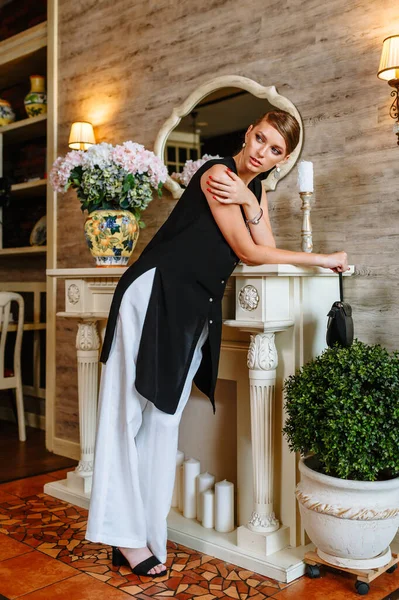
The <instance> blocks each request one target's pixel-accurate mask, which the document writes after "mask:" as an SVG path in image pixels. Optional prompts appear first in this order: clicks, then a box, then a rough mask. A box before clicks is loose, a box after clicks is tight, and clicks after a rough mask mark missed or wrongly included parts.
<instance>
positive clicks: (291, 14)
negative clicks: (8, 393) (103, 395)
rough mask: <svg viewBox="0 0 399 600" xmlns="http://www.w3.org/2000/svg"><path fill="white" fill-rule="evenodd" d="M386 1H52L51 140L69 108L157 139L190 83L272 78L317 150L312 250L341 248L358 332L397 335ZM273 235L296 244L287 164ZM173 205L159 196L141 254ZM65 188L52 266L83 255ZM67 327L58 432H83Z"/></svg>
mask: <svg viewBox="0 0 399 600" xmlns="http://www.w3.org/2000/svg"><path fill="white" fill-rule="evenodd" d="M395 25H396V26H397V2H396V1H395V0H384V1H382V0H376V1H375V2H369V1H368V0H356V1H354V0H349V1H348V0H330V2H328V3H326V2H322V1H320V0H308V1H307V2H303V1H302V0H291V1H290V2H288V3H285V2H281V1H279V2H274V1H272V0H268V1H267V2H265V1H264V0H251V1H250V2H242V1H241V0H203V1H202V2H195V3H194V2H188V1H187V0H186V1H183V2H177V1H176V0H173V1H169V2H165V1H162V0H157V1H154V0H150V1H148V0H146V2H144V1H143V0H136V1H135V2H130V1H129V0H114V1H113V2H111V1H110V0H102V1H101V2H94V1H93V0H91V1H89V0H80V1H78V2H71V1H70V0H59V52H60V56H59V107H58V109H59V153H60V154H61V153H62V154H63V153H65V152H66V151H67V138H68V134H69V127H70V124H71V122H72V121H75V120H79V119H83V120H89V121H92V122H93V124H94V126H95V132H96V135H97V141H108V142H110V143H120V142H122V141H125V140H128V139H131V140H134V141H138V142H140V143H143V144H144V145H145V146H146V147H148V148H150V149H152V148H153V144H154V141H155V138H156V136H157V132H158V130H159V128H160V127H161V125H162V124H163V123H164V121H165V120H166V119H167V118H168V117H169V115H170V114H171V112H172V109H173V107H174V106H176V105H178V104H180V103H181V102H182V100H184V99H185V98H186V97H187V96H188V95H189V94H190V93H191V92H192V91H193V90H194V89H195V88H196V87H198V86H199V85H200V84H202V83H204V82H206V81H207V80H209V79H212V78H214V77H216V76H221V75H229V74H236V75H242V76H245V77H249V78H252V79H254V80H255V81H257V82H259V83H260V84H262V85H275V86H276V88H277V90H278V91H279V92H280V93H281V94H283V95H285V96H287V97H288V98H289V99H290V100H291V101H292V102H294V104H295V105H296V106H297V108H298V110H299V112H300V113H301V115H302V118H303V121H304V126H305V143H304V148H303V153H302V158H303V159H306V160H311V161H313V162H314V170H315V190H316V194H315V201H316V203H315V206H314V208H313V212H312V224H313V231H314V250H315V251H316V252H331V251H334V250H337V249H342V248H345V249H346V250H347V252H348V253H349V257H350V262H351V263H352V264H355V265H356V275H355V276H354V277H352V278H351V279H350V280H349V281H348V280H347V286H346V287H347V299H348V301H350V302H351V303H352V305H353V308H354V315H355V322H356V335H357V336H358V337H359V338H360V339H363V340H365V341H369V342H381V343H383V344H385V345H387V346H388V347H389V348H397V347H399V329H398V327H397V319H396V315H397V313H398V310H399V300H398V289H399V279H398V275H399V269H398V267H397V260H396V256H397V252H398V243H399V237H398V236H399V234H398V220H399V204H398V192H397V185H396V177H397V176H398V175H399V161H398V157H399V148H398V147H397V146H396V137H395V136H394V135H393V133H392V124H393V122H392V120H391V119H390V117H389V116H388V111H389V106H390V101H391V98H390V96H389V92H390V88H389V87H388V85H387V84H386V83H384V82H382V81H380V80H379V79H377V77H376V72H377V68H378V63H379V57H380V52H381V46H382V41H383V39H384V37H386V36H387V35H390V34H393V33H397V27H396V29H395ZM268 196H269V205H270V213H271V220H272V224H273V227H274V230H275V232H276V238H277V243H278V246H280V247H284V248H287V249H292V250H294V249H295V250H298V249H300V229H301V213H300V201H299V197H298V194H297V191H296V172H292V173H291V174H290V175H289V176H288V177H287V178H286V179H284V180H283V181H282V182H281V183H280V184H279V186H278V189H277V190H276V191H275V192H270V193H269V194H268ZM173 205H174V200H173V199H172V197H171V196H170V194H168V193H167V192H165V194H164V196H163V197H162V199H158V198H157V197H154V200H153V202H152V203H151V204H150V206H149V208H148V209H147V211H146V212H145V213H144V220H145V222H146V223H147V229H145V230H144V231H143V232H142V233H141V237H140V240H139V242H138V247H137V249H136V252H137V253H140V251H141V250H142V248H143V247H144V246H145V245H146V243H147V242H148V241H149V240H150V239H151V237H152V236H153V235H154V233H155V232H156V231H157V229H158V228H159V226H160V225H161V224H162V223H163V222H164V220H165V219H166V217H167V216H168V214H169V213H170V211H171V210H172V208H173ZM83 219H84V217H83V215H82V213H81V212H80V208H79V202H78V201H77V199H76V197H75V196H74V193H73V192H71V193H68V194H67V195H65V196H61V195H59V208H58V223H59V226H58V240H59V249H58V257H59V260H58V267H76V266H91V265H92V264H93V263H92V259H91V257H90V254H89V252H88V250H87V248H86V246H85V242H84V238H83V235H82V223H83ZM74 338H75V327H74V325H73V324H72V323H69V322H68V323H65V321H63V320H61V319H60V320H59V321H58V328H57V407H56V411H57V412H56V415H57V426H56V435H58V436H59V437H63V438H65V439H71V440H75V441H77V440H78V427H77V423H78V420H77V387H76V361H75V356H74V352H75V350H74Z"/></svg>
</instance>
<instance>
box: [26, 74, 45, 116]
mask: <svg viewBox="0 0 399 600" xmlns="http://www.w3.org/2000/svg"><path fill="white" fill-rule="evenodd" d="M29 79H30V86H31V89H30V92H29V93H28V94H27V95H26V96H25V98H24V104H25V110H26V114H27V115H28V117H37V116H38V115H44V114H46V113H47V94H46V90H45V88H44V76H43V75H30V77H29Z"/></svg>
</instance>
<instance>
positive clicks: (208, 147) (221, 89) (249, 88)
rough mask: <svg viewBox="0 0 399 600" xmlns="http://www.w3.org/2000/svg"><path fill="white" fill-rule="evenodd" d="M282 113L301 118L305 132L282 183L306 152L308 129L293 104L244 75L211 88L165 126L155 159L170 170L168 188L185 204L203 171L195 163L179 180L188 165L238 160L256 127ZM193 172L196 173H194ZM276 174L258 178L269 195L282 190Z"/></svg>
mask: <svg viewBox="0 0 399 600" xmlns="http://www.w3.org/2000/svg"><path fill="white" fill-rule="evenodd" d="M276 109H282V110H286V111H288V112H290V113H291V114H292V115H294V116H295V117H296V119H297V120H298V122H299V124H300V127H301V134H300V141H299V144H298V146H297V147H296V148H295V150H294V151H293V152H292V154H291V155H290V158H289V159H288V161H287V162H286V163H285V164H284V165H283V166H282V167H281V170H280V177H279V180H281V179H282V178H283V177H284V176H285V175H287V173H289V172H290V170H291V169H292V168H293V166H294V165H295V162H296V160H297V158H298V156H299V154H300V152H301V148H302V141H303V126H302V121H301V117H300V115H299V113H298V111H297V109H296V107H295V106H294V105H293V104H292V102H291V101H290V100H288V98H285V97H284V96H281V95H280V94H279V93H278V92H277V90H276V88H275V87H274V86H269V87H264V86H261V85H260V84H258V83H257V82H255V81H253V80H251V79H248V78H246V77H241V76H238V75H226V76H222V77H218V78H216V79H213V80H211V81H208V82H205V83H204V84H202V85H201V86H200V87H198V88H197V89H196V90H194V91H193V92H192V93H191V94H190V96H189V97H188V98H187V99H186V100H185V101H184V102H183V103H182V104H181V105H180V106H178V107H176V108H174V109H173V112H172V115H171V116H170V117H169V119H168V120H167V121H166V122H165V123H164V125H163V127H162V128H161V130H160V131H159V133H158V137H157V139H156V141H155V149H154V151H155V153H156V154H157V155H158V156H159V157H160V158H162V159H163V160H164V162H165V164H166V165H167V168H168V174H169V176H168V178H167V181H166V183H165V187H166V188H167V189H169V190H170V191H171V192H172V194H173V197H174V198H179V197H180V196H181V194H182V193H183V187H184V186H185V185H187V183H188V180H189V177H190V176H191V175H192V174H193V172H194V171H195V170H196V168H198V166H196V165H192V164H191V163H189V165H188V166H189V167H192V169H191V170H190V169H188V168H187V165H186V170H187V171H188V174H187V178H186V179H184V178H182V177H181V175H180V176H179V174H181V173H182V171H183V168H184V166H185V164H186V161H196V160H198V159H200V158H202V159H203V158H204V157H205V158H209V157H217V156H218V157H226V156H234V155H236V154H237V153H238V152H239V151H240V149H241V147H242V143H243V141H244V137H245V133H246V131H247V129H248V127H249V125H250V124H251V123H253V122H254V121H256V120H257V119H258V118H259V117H261V116H263V115H264V114H265V113H266V112H269V111H271V110H276ZM190 171H191V172H190ZM274 171H275V169H272V172H270V171H269V172H268V173H263V174H262V175H260V176H258V177H260V178H261V179H263V185H264V187H265V189H266V190H274V189H275V187H276V185H277V178H276V177H275V172H274Z"/></svg>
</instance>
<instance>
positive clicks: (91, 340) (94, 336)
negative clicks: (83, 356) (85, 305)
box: [76, 321, 100, 350]
mask: <svg viewBox="0 0 399 600" xmlns="http://www.w3.org/2000/svg"><path fill="white" fill-rule="evenodd" d="M99 347H100V337H99V335H98V331H97V322H96V321H82V322H80V323H79V324H78V333H77V336H76V348H77V349H78V350H98V349H99Z"/></svg>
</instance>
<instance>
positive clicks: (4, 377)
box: [0, 292, 26, 442]
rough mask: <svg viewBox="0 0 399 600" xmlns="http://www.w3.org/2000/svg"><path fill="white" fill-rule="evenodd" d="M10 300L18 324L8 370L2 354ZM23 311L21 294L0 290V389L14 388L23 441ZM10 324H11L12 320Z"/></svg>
mask: <svg viewBox="0 0 399 600" xmlns="http://www.w3.org/2000/svg"><path fill="white" fill-rule="evenodd" d="M12 301H15V302H17V303H18V324H17V334H16V339H15V346H14V369H13V370H12V371H10V370H9V369H7V370H5V369H4V355H5V349H6V341H7V330H8V327H9V325H10V308H11V302H12ZM24 311H25V304H24V299H23V297H22V296H21V294H16V293H15V292H0V327H1V332H0V390H8V389H15V397H16V405H17V415H18V431H19V439H20V441H21V442H25V440H26V431H25V414H24V396H23V392H22V377H21V345H22V334H23V327H24ZM11 324H13V322H12V321H11Z"/></svg>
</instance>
